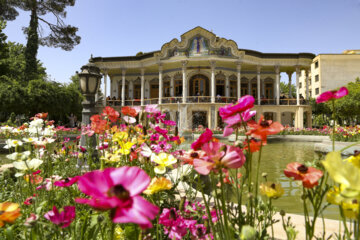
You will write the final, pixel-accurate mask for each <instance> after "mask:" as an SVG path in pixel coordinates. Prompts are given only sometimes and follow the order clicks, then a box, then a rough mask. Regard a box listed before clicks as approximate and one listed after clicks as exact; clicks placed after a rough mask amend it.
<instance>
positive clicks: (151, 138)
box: [150, 133, 159, 142]
mask: <svg viewBox="0 0 360 240" xmlns="http://www.w3.org/2000/svg"><path fill="white" fill-rule="evenodd" d="M157 140H159V134H158V133H155V134H152V135H151V136H150V141H152V142H155V141H157Z"/></svg>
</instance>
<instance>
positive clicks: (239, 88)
mask: <svg viewBox="0 0 360 240" xmlns="http://www.w3.org/2000/svg"><path fill="white" fill-rule="evenodd" d="M236 70H237V97H238V98H240V97H241V63H237V64H236Z"/></svg>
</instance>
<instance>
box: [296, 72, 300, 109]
mask: <svg viewBox="0 0 360 240" xmlns="http://www.w3.org/2000/svg"><path fill="white" fill-rule="evenodd" d="M299 78H300V67H296V105H300V90H299Z"/></svg>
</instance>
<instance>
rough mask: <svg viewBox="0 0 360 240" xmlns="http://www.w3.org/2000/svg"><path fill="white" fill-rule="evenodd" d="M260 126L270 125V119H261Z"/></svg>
mask: <svg viewBox="0 0 360 240" xmlns="http://www.w3.org/2000/svg"><path fill="white" fill-rule="evenodd" d="M260 126H262V127H270V124H269V122H268V121H265V120H263V121H261V123H260Z"/></svg>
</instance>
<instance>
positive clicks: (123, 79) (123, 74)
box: [121, 69, 126, 106]
mask: <svg viewBox="0 0 360 240" xmlns="http://www.w3.org/2000/svg"><path fill="white" fill-rule="evenodd" d="M125 74H126V69H123V70H122V82H121V106H125Z"/></svg>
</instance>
